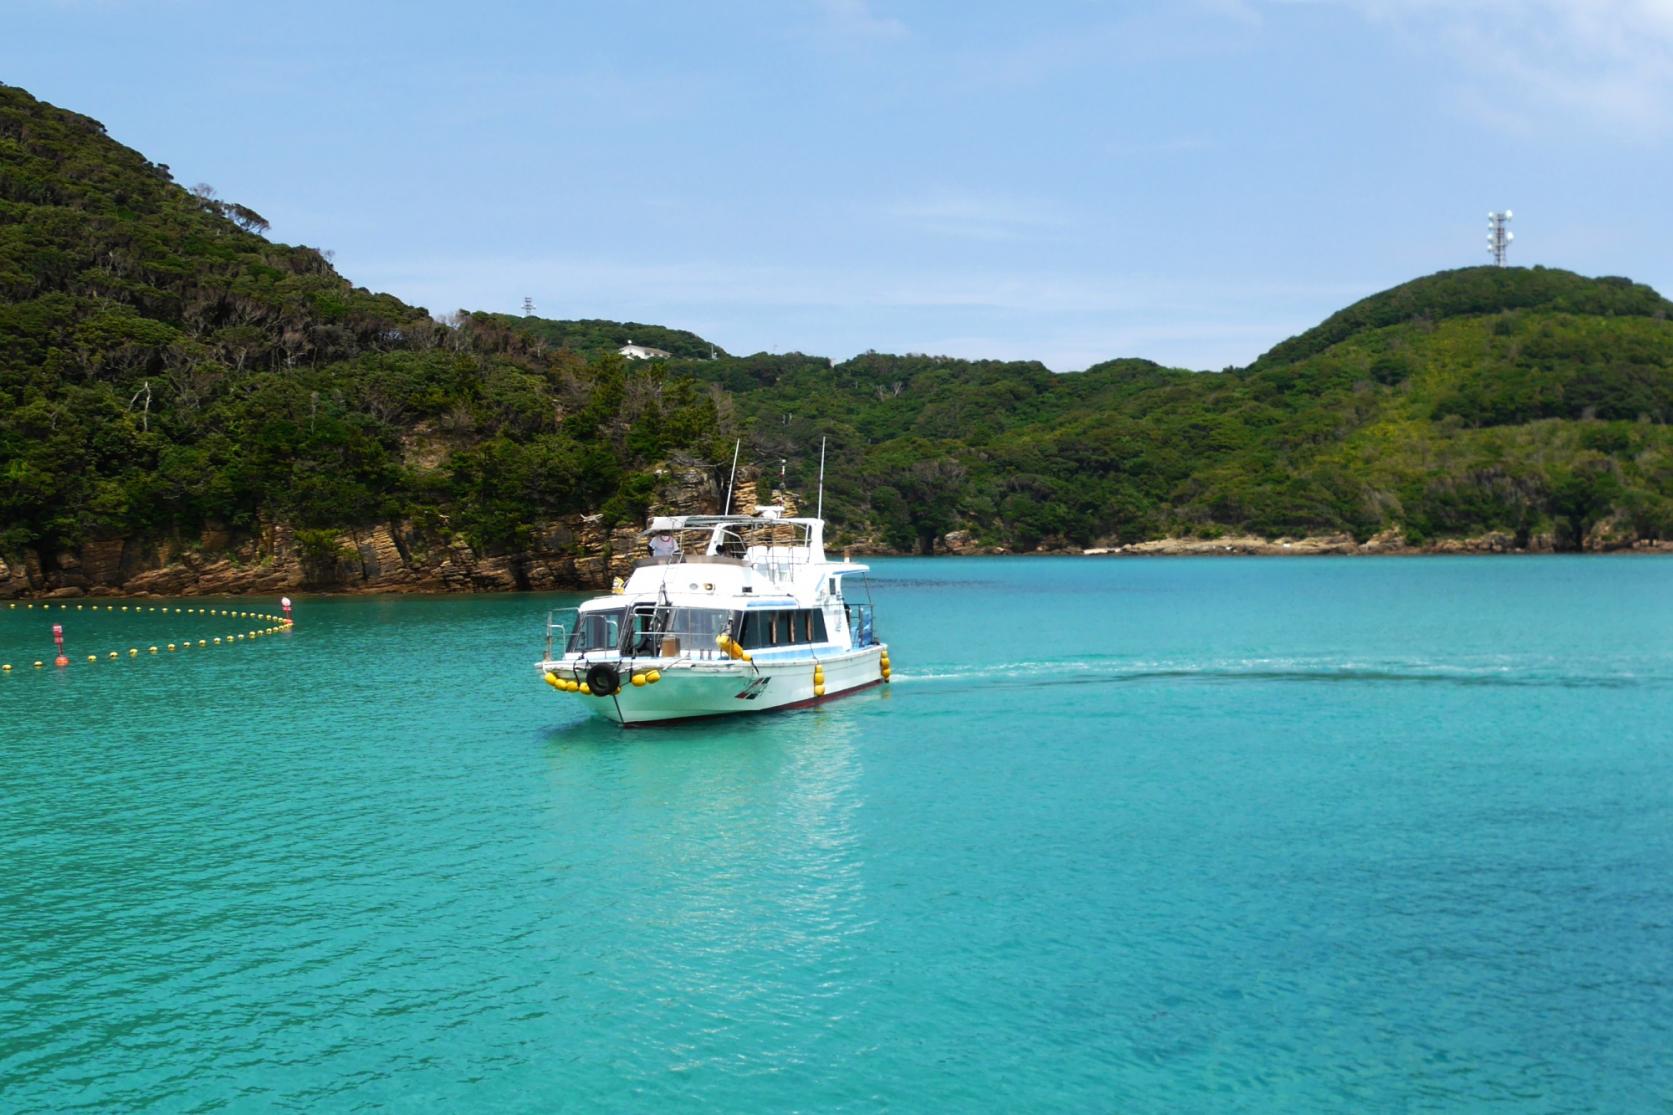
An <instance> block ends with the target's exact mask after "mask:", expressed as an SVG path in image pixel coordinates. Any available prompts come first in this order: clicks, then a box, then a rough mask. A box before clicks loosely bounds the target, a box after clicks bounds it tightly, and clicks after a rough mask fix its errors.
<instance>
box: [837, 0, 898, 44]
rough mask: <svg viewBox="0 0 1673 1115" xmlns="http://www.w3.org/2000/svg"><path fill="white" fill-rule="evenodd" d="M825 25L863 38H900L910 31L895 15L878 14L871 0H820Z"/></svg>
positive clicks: (843, 33)
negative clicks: (873, 8)
mask: <svg viewBox="0 0 1673 1115" xmlns="http://www.w3.org/2000/svg"><path fill="white" fill-rule="evenodd" d="M818 6H819V9H820V11H822V12H823V13H824V17H825V25H826V26H827V27H828V28H829V29H830V30H832V31H835V32H837V33H838V34H840V35H848V36H852V37H854V38H861V39H899V38H903V37H905V36H906V35H907V34H908V33H909V32H908V31H907V28H906V24H904V23H902V22H901V21H900V20H898V19H896V18H894V17H893V16H883V15H878V14H877V13H876V12H875V11H873V10H872V6H871V3H870V0H818Z"/></svg>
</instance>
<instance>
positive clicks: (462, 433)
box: [0, 86, 730, 567]
mask: <svg viewBox="0 0 1673 1115" xmlns="http://www.w3.org/2000/svg"><path fill="white" fill-rule="evenodd" d="M265 228H266V222H265V221H264V220H262V218H261V217H260V215H259V214H257V213H255V212H254V211H253V210H251V209H249V208H247V207H245V206H243V205H240V204H236V203H232V202H228V201H224V200H221V199H218V198H216V197H215V196H214V193H213V191H212V190H210V189H208V188H206V187H199V188H196V189H194V190H187V189H184V188H182V187H181V186H179V185H177V184H175V183H174V182H173V181H172V180H171V178H170V175H169V172H168V168H167V167H164V166H158V165H155V164H153V163H151V162H149V161H147V160H146V159H145V158H144V157H143V156H142V155H140V154H138V153H137V152H134V151H132V150H129V149H128V148H126V147H123V146H121V145H120V144H118V143H116V142H114V141H113V140H111V139H110V138H109V137H108V136H107V135H106V134H105V131H104V128H103V127H102V126H101V125H100V124H98V123H97V122H96V121H94V120H90V119H88V118H87V117H84V116H79V115H77V114H75V113H71V112H66V111H64V110H62V109H58V108H54V107H52V106H50V105H47V104H44V103H42V102H40V101H37V100H35V99H34V98H32V97H31V96H29V95H28V94H27V93H25V92H24V91H22V90H20V89H16V88H9V87H4V86H0V475H3V476H4V484H3V485H0V558H3V557H6V556H11V557H13V558H15V557H16V556H17V555H18V553H19V552H21V551H23V550H24V549H29V550H32V551H34V552H36V553H38V554H39V555H40V561H41V562H43V563H44V564H46V565H47V566H49V567H50V566H51V564H52V563H53V562H54V561H55V560H56V559H57V556H58V555H60V554H61V553H73V552H74V551H75V550H76V549H77V548H78V547H79V546H81V545H82V544H84V543H86V542H89V541H92V540H98V539H103V538H111V537H126V538H136V537H140V538H143V537H184V538H195V537H197V536H199V535H200V533H202V532H204V531H206V530H207V531H210V532H211V533H212V534H216V535H222V534H227V533H229V532H230V533H232V534H234V535H236V534H238V533H240V532H251V531H254V530H256V529H257V528H258V527H259V526H261V525H262V524H263V523H271V522H284V523H286V524H287V525H290V526H294V527H298V528H301V529H302V530H303V531H304V532H312V533H306V534H305V535H304V536H305V537H308V538H312V539H314V540H315V542H316V543H317V544H318V545H320V546H323V547H326V548H329V546H330V532H331V531H332V530H334V529H335V528H340V527H344V526H350V525H354V524H359V523H365V522H368V521H389V520H393V519H415V520H418V521H420V522H425V523H430V524H433V525H435V526H436V527H437V528H438V533H441V534H451V533H453V532H459V533H461V534H462V535H463V536H464V537H465V538H467V539H469V540H470V541H472V542H473V543H475V544H476V545H479V546H482V547H507V546H517V545H520V544H523V543H524V542H525V541H526V539H527V535H528V531H529V529H530V527H531V524H533V523H535V522H537V521H538V520H540V519H541V518H542V517H546V516H552V515H559V514H565V513H571V512H581V511H589V512H600V511H602V512H604V513H606V514H607V515H609V516H611V517H615V518H620V519H623V520H626V519H632V518H636V517H638V516H640V515H642V514H643V512H644V510H645V508H646V506H647V505H648V503H649V501H650V500H651V498H652V497H653V493H654V482H653V472H652V469H653V466H655V465H656V464H657V463H659V462H662V461H664V460H666V459H667V458H669V457H670V456H679V455H682V454H685V455H695V456H698V457H703V458H708V459H713V458H717V457H719V456H720V454H721V449H720V448H719V444H720V440H719V439H720V438H721V432H720V430H719V428H718V424H717V415H716V411H715V405H714V401H713V399H712V398H711V397H710V395H709V393H708V391H707V390H706V389H703V388H701V387H699V385H697V384H694V383H691V382H684V383H681V382H679V381H677V380H674V379H672V378H670V377H669V376H668V375H667V374H666V372H665V370H664V369H662V368H647V367H643V366H639V367H627V366H625V365H624V364H623V362H622V361H621V360H620V359H619V358H616V357H610V358H608V359H589V358H588V357H586V356H584V355H580V354H577V353H574V352H571V351H568V350H563V349H550V348H547V349H546V350H545V351H537V349H539V348H540V347H541V346H538V345H535V344H532V343H530V341H529V340H528V339H527V338H526V337H525V336H524V335H523V334H521V333H517V332H513V331H511V330H509V329H506V328H504V327H503V326H501V325H499V324H497V323H496V322H495V321H494V320H493V319H491V318H487V317H476V316H470V315H461V316H458V317H456V319H455V321H454V323H453V324H452V325H451V326H449V325H444V324H441V323H438V322H436V321H434V320H432V319H431V316H430V315H429V314H428V313H427V312H426V311H424V310H423V309H419V308H416V307H412V306H408V305H405V304H403V303H402V302H401V301H400V300H398V299H396V298H393V297H391V296H389V295H386V294H375V293H372V292H370V291H367V290H364V289H361V288H358V287H355V286H353V285H351V284H350V283H349V282H347V281H346V280H344V279H343V278H342V277H341V276H340V275H338V274H337V273H336V271H335V270H333V268H332V267H331V265H330V263H329V262H328V260H327V259H326V258H325V257H324V256H323V255H322V254H321V253H320V252H319V251H316V250H315V249H313V248H307V247H291V246H286V245H282V244H274V243H271V242H269V241H268V240H266V239H264V238H263V237H262V236H261V235H260V233H261V232H262V231H263V230H264V229H265ZM726 447H727V448H728V449H729V448H730V443H727V445H726Z"/></svg>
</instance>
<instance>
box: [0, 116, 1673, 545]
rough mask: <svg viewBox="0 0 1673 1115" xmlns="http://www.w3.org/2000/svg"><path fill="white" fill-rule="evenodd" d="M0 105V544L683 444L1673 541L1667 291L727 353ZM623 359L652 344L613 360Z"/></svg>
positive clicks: (468, 490) (457, 495)
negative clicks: (1061, 363)
mask: <svg viewBox="0 0 1673 1115" xmlns="http://www.w3.org/2000/svg"><path fill="white" fill-rule="evenodd" d="M265 228H266V222H265V221H264V220H263V219H262V218H261V216H260V214H258V213H256V212H254V211H253V210H251V209H249V208H247V207H245V206H243V205H239V204H237V203H233V202H229V201H226V200H223V199H219V198H217V197H216V196H215V194H214V191H213V190H211V189H209V188H208V187H198V188H196V189H194V190H190V191H188V190H186V189H183V188H181V187H180V186H178V185H176V184H175V183H173V181H172V180H171V179H170V176H169V173H168V169H167V168H166V167H162V166H156V165H153V164H151V163H149V162H147V161H146V160H145V159H144V158H143V157H141V156H140V155H138V154H137V153H135V152H133V151H131V150H128V149H127V148H124V147H122V146H120V145H118V144H116V143H115V142H113V141H112V140H110V139H109V138H108V137H106V136H105V134H104V130H103V128H102V127H101V126H100V125H99V124H98V123H96V122H95V121H92V120H89V119H87V118H85V117H82V116H78V115H75V114H74V113H69V112H65V111H62V110H59V109H56V108H52V107H51V106H48V105H43V104H41V103H40V102H37V101H35V100H34V99H33V98H31V97H29V96H28V95H27V94H26V93H24V92H22V91H21V90H17V89H13V88H7V87H4V86H0V555H4V554H15V553H16V552H17V551H19V550H21V549H23V548H25V547H28V548H32V549H34V550H35V551H37V552H38V553H39V554H40V555H41V556H42V560H43V561H44V562H47V563H50V562H52V561H54V560H56V559H55V557H54V555H55V554H57V553H59V552H61V551H70V550H73V549H74V548H75V547H76V546H78V545H79V544H81V543H84V542H86V541H89V540H92V539H96V538H103V537H116V536H121V537H165V536H172V537H184V538H193V537H197V536H198V535H199V533H200V532H202V531H203V530H205V529H206V528H230V529H233V530H254V529H256V528H257V527H258V526H259V525H260V524H262V523H264V522H273V521H283V522H287V523H289V524H291V525H293V526H295V527H297V528H300V531H301V533H300V534H299V538H300V539H301V540H302V541H303V543H304V544H305V545H309V546H315V547H317V548H320V549H322V551H328V550H329V548H330V545H331V532H332V531H333V530H334V529H337V528H342V527H346V526H358V525H362V524H365V523H368V522H370V521H375V520H383V519H393V518H405V519H411V520H413V521H416V522H419V523H421V524H427V525H430V526H433V527H434V528H435V529H436V531H437V532H442V531H454V532H462V533H463V534H464V535H465V536H466V537H467V538H468V539H470V540H471V541H473V542H474V543H476V544H478V545H480V546H484V547H490V548H493V547H498V548H516V547H522V546H525V545H527V544H529V542H530V540H531V537H532V535H533V533H534V532H535V531H536V530H537V529H539V527H540V524H541V523H542V521H543V520H545V519H548V518H550V517H552V516H555V515H559V514H564V513H573V512H583V511H585V512H599V513H602V514H603V515H604V516H605V518H606V520H608V521H611V522H630V521H634V520H636V519H638V518H639V517H641V516H642V515H643V514H644V513H645V512H646V510H647V508H648V507H649V506H650V505H651V504H652V503H653V502H654V501H655V499H656V485H655V481H654V479H653V477H654V473H655V470H656V469H657V468H658V467H659V466H660V465H663V464H665V463H667V462H669V461H674V462H696V463H699V464H701V465H703V466H705V467H708V468H710V469H716V468H719V467H721V465H722V464H723V463H724V462H725V461H726V460H727V459H728V457H729V455H730V448H731V442H732V438H733V437H734V436H740V437H742V438H743V439H744V444H745V460H746V463H748V464H751V465H753V466H754V467H756V468H758V469H759V470H760V471H761V472H762V473H763V474H766V475H769V476H771V475H772V474H776V473H777V472H778V470H779V469H780V467H781V462H782V467H783V469H784V470H785V473H786V476H787V478H788V480H789V482H790V486H791V487H792V488H793V489H796V490H800V491H802V492H803V493H811V491H812V490H813V487H814V484H815V471H816V469H817V462H818V449H819V444H820V439H821V438H822V437H828V438H829V439H830V447H831V452H830V462H829V475H828V482H827V489H826V512H827V515H828V517H829V518H831V519H832V520H833V522H834V523H835V524H836V528H837V535H838V537H846V538H850V539H857V538H870V539H874V540H877V541H880V542H882V543H884V544H886V545H889V546H892V547H895V548H899V549H911V548H916V549H924V550H928V549H931V548H933V547H934V546H936V545H937V544H938V542H939V540H941V539H942V538H943V537H944V536H945V535H946V534H947V533H948V532H950V531H953V530H966V531H969V532H971V533H972V534H973V535H974V536H975V537H976V538H977V539H979V540H982V541H986V542H989V543H992V544H997V545H1004V546H1007V547H1010V548H1013V549H1024V550H1026V549H1031V548H1035V547H1040V546H1049V545H1061V544H1080V545H1087V544H1091V543H1094V542H1099V541H1104V542H1112V541H1113V542H1127V541H1135V540H1139V539H1144V538H1152V537H1157V536H1162V535H1177V534H1198V535H1206V536H1215V535H1218V534H1221V533H1224V532H1228V531H1240V532H1241V531H1246V532H1252V533H1257V534H1262V535H1266V536H1279V535H1286V534H1289V535H1298V534H1306V533H1319V532H1348V533H1351V534H1353V535H1355V536H1356V537H1359V538H1366V537H1369V536H1371V535H1373V534H1376V533H1378V532H1381V531H1385V530H1390V529H1393V530H1397V531H1399V532H1400V533H1402V534H1403V535H1404V536H1406V537H1407V538H1408V539H1410V540H1414V541H1426V540H1432V539H1436V538H1441V537H1447V536H1459V535H1472V534H1479V533H1482V532H1485V531H1492V530H1498V531H1505V532H1509V533H1512V534H1514V535H1516V536H1517V537H1518V538H1519V539H1521V540H1523V541H1527V540H1530V539H1533V538H1535V537H1536V536H1545V537H1548V538H1550V539H1551V540H1553V541H1554V542H1555V543H1556V544H1557V545H1560V546H1577V545H1580V544H1582V543H1583V542H1585V541H1586V540H1588V539H1595V538H1598V537H1605V536H1606V537H1608V538H1610V539H1615V540H1619V539H1621V538H1632V537H1642V538H1673V437H1670V434H1669V430H1668V422H1669V420H1670V419H1673V324H1670V323H1669V321H1668V320H1667V318H1668V313H1667V312H1668V310H1669V309H1670V308H1673V306H1670V304H1669V303H1668V302H1666V301H1665V300H1663V299H1662V298H1660V296H1658V295H1657V294H1655V292H1654V291H1651V290H1649V289H1648V288H1646V287H1643V286H1637V285H1634V284H1631V283H1629V282H1627V281H1626V280H1622V279H1585V278H1582V277H1580V276H1577V275H1572V274H1569V273H1567V272H1561V271H1550V270H1543V269H1539V268H1535V269H1532V270H1519V269H1507V268H1471V269H1466V270H1461V271H1452V272H1445V273H1442V274H1440V275H1435V276H1431V277H1429V278H1425V279H1420V280H1417V281H1415V282H1412V283H1408V284H1405V285H1404V286H1401V287H1397V288H1395V289H1394V290H1391V291H1387V292H1384V293H1382V294H1379V295H1377V296H1375V297H1373V298H1368V299H1366V300H1364V301H1362V302H1360V303H1357V304H1355V305H1354V306H1351V307H1349V308H1347V309H1345V310H1343V311H1342V312H1341V313H1338V314H1336V315H1333V316H1332V317H1331V318H1330V319H1328V320H1327V321H1325V322H1324V323H1323V324H1321V325H1320V326H1319V327H1318V328H1316V329H1313V330H1310V331H1309V332H1307V333H1304V334H1302V335H1301V336H1299V337H1295V338H1292V339H1290V340H1288V341H1285V342H1283V343H1282V344H1280V345H1278V346H1276V347H1275V348H1274V349H1273V350H1272V351H1271V352H1269V353H1268V354H1267V355H1266V356H1264V357H1262V358H1261V359H1260V360H1258V361H1257V362H1255V364H1253V365H1252V366H1251V367H1249V368H1248V369H1243V370H1235V369H1234V370H1230V371H1227V372H1223V373H1198V372H1188V371H1183V370H1179V369H1168V368H1163V367H1160V366H1158V365H1155V364H1152V363H1150V362H1148V361H1143V360H1117V361H1111V362H1109V363H1106V364H1101V365H1098V366H1096V367H1093V368H1090V369H1088V370H1086V371H1085V372H1080V373H1075V374H1067V375H1056V374H1053V373H1051V372H1050V371H1048V370H1047V369H1046V368H1044V367H1043V366H1041V365H1039V364H1034V363H1003V362H994V361H967V360H953V359H949V358H944V357H932V356H918V355H909V356H885V355H879V354H876V353H867V354H865V355H862V356H859V357H856V358H854V359H852V360H848V361H845V362H843V363H839V364H832V363H831V362H830V361H828V360H825V359H822V358H818V357H811V356H804V355H801V354H797V353H791V354H782V355H767V354H758V355H755V356H746V357H733V356H728V355H726V354H725V353H723V352H720V351H719V350H718V349H716V348H714V347H713V346H711V345H710V343H709V342H707V341H705V340H704V339H703V338H700V337H697V336H695V335H694V334H691V333H685V332H681V331H677V330H670V329H661V328H658V327H655V326H649V325H643V324H637V323H634V324H623V323H615V322H601V321H579V322H558V321H546V320H543V319H539V318H533V317H514V316H508V315H496V314H482V313H475V314H459V315H455V316H454V318H452V319H451V320H450V321H449V322H447V323H445V324H444V323H440V322H437V321H435V320H433V319H432V318H431V317H430V316H429V315H428V314H427V313H426V312H425V311H423V310H421V309H417V308H414V307H410V306H407V305H405V304H403V303H401V302H400V301H399V300H397V299H395V298H393V297H390V296H388V295H381V294H375V293H372V292H369V291H366V290H364V289H360V288H357V287H354V286H352V285H350V284H349V283H348V282H347V281H345V280H344V279H343V278H342V277H341V276H339V275H338V274H337V273H336V272H335V271H334V270H333V269H332V267H331V264H330V262H329V260H328V258H327V257H326V256H324V255H322V254H321V253H320V252H318V251H316V250H314V249H311V248H305V247H290V246H285V245H279V244H274V243H271V242H269V241H268V240H266V239H265V238H263V236H262V235H260V233H261V232H263V231H264V230H265ZM629 339H631V340H633V341H635V342H638V343H641V344H647V345H651V346H654V347H658V348H663V349H666V350H668V351H669V352H671V353H673V354H674V357H673V358H672V359H670V360H668V361H666V362H657V363H652V364H645V363H639V362H626V361H623V360H622V359H620V358H619V357H616V356H615V355H613V350H614V349H615V348H616V347H619V346H620V345H621V344H623V343H626V341H628V340H629Z"/></svg>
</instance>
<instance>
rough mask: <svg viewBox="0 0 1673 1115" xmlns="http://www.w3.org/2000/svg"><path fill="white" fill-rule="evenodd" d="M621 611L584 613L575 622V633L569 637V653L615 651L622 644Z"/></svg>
mask: <svg viewBox="0 0 1673 1115" xmlns="http://www.w3.org/2000/svg"><path fill="white" fill-rule="evenodd" d="M622 616H623V613H622V612H621V611H619V610H618V611H613V612H582V613H581V615H580V616H579V618H577V619H576V621H575V633H574V634H573V635H571V636H570V637H569V652H570V653H571V654H574V653H576V652H579V651H595V650H615V649H616V647H617V646H618V645H620V643H621V636H622Z"/></svg>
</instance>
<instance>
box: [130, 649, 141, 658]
mask: <svg viewBox="0 0 1673 1115" xmlns="http://www.w3.org/2000/svg"><path fill="white" fill-rule="evenodd" d="M128 657H129V658H138V657H139V648H138V647H129V648H128Z"/></svg>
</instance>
